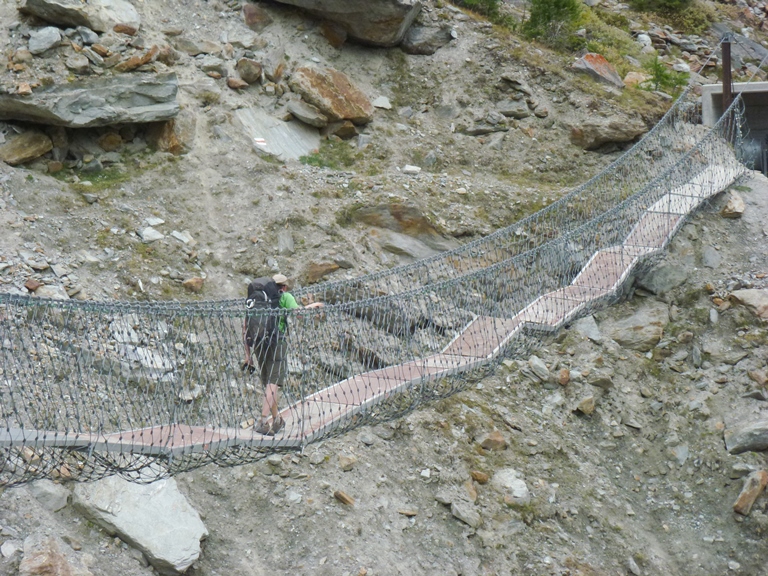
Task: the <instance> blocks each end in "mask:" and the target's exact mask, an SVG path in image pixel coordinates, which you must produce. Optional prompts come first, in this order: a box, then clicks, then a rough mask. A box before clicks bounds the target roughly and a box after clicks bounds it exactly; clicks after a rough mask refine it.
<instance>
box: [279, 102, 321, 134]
mask: <svg viewBox="0 0 768 576" xmlns="http://www.w3.org/2000/svg"><path fill="white" fill-rule="evenodd" d="M287 108H288V112H290V113H291V114H293V115H294V116H295V117H296V118H297V119H299V120H301V121H302V122H304V124H309V125H310V126H315V127H316V128H323V127H324V126H327V125H328V117H327V116H325V115H324V114H323V113H322V112H320V110H318V109H317V108H316V107H315V106H312V104H307V103H306V102H302V101H301V100H291V101H290V102H288V106H287Z"/></svg>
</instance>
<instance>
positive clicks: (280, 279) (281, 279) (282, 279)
mask: <svg viewBox="0 0 768 576" xmlns="http://www.w3.org/2000/svg"><path fill="white" fill-rule="evenodd" d="M272 280H274V282H275V284H278V285H280V284H288V277H287V276H284V275H282V274H275V275H274V276H272Z"/></svg>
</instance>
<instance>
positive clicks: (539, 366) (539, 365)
mask: <svg viewBox="0 0 768 576" xmlns="http://www.w3.org/2000/svg"><path fill="white" fill-rule="evenodd" d="M528 366H529V367H530V368H531V372H533V375H534V376H536V378H538V379H539V380H540V381H541V382H549V376H550V374H549V368H547V365H546V364H544V361H543V360H542V359H541V358H539V357H538V356H536V355H533V356H531V357H530V358H528Z"/></svg>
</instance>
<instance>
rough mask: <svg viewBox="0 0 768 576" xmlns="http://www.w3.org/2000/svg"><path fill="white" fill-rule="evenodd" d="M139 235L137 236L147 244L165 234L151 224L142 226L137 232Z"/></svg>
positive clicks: (161, 237)
mask: <svg viewBox="0 0 768 576" xmlns="http://www.w3.org/2000/svg"><path fill="white" fill-rule="evenodd" d="M137 234H138V235H139V238H141V240H142V241H143V242H144V243H145V244H149V243H150V242H155V241H157V240H162V239H163V238H165V235H164V234H163V233H161V232H158V231H157V230H155V229H154V228H152V226H147V227H146V228H142V229H141V230H139V231H138V232H137Z"/></svg>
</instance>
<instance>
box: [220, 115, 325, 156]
mask: <svg viewBox="0 0 768 576" xmlns="http://www.w3.org/2000/svg"><path fill="white" fill-rule="evenodd" d="M235 118H236V119H237V121H238V122H239V123H240V126H241V127H242V129H243V131H244V132H245V133H246V135H247V136H249V137H250V138H251V141H252V142H253V146H254V149H255V150H256V151H257V152H258V153H260V154H267V155H269V156H274V157H276V158H278V159H280V160H289V159H291V160H298V159H299V158H300V157H301V156H306V155H308V154H311V153H312V152H313V151H316V150H317V149H318V148H319V147H320V134H319V132H318V131H317V129H316V128H313V127H311V126H307V125H306V124H304V123H302V122H283V121H281V120H278V119H277V118H273V117H272V116H269V115H268V114H266V113H265V112H263V111H261V110H258V109H257V108H241V109H239V110H237V111H236V112H235Z"/></svg>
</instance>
